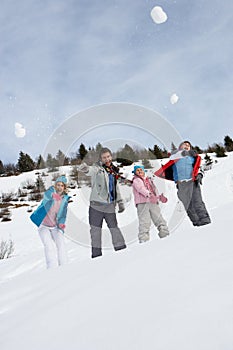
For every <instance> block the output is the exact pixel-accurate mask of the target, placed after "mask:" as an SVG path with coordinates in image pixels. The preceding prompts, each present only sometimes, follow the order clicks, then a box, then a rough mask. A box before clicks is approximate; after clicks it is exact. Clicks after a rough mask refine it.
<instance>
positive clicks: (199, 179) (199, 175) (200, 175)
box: [195, 173, 203, 186]
mask: <svg viewBox="0 0 233 350" xmlns="http://www.w3.org/2000/svg"><path fill="white" fill-rule="evenodd" d="M202 178H203V175H202V174H201V173H199V174H197V177H196V180H195V183H196V185H197V186H198V184H200V185H202Z"/></svg>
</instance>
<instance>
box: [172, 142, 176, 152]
mask: <svg viewBox="0 0 233 350" xmlns="http://www.w3.org/2000/svg"><path fill="white" fill-rule="evenodd" d="M176 150H177V147H176V145H175V144H174V143H173V142H172V143H171V152H174V151H176Z"/></svg>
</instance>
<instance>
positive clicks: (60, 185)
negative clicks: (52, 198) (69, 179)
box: [55, 182, 65, 194]
mask: <svg viewBox="0 0 233 350" xmlns="http://www.w3.org/2000/svg"><path fill="white" fill-rule="evenodd" d="M55 190H56V192H57V193H58V194H62V193H63V192H64V191H65V185H64V183H63V182H56V184H55Z"/></svg>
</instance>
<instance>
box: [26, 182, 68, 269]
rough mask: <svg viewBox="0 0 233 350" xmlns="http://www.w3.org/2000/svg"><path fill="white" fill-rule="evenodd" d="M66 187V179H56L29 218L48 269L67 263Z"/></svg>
mask: <svg viewBox="0 0 233 350" xmlns="http://www.w3.org/2000/svg"><path fill="white" fill-rule="evenodd" d="M66 185H67V179H66V177H65V176H60V177H58V178H57V180H56V182H55V185H54V186H51V187H50V188H49V189H48V190H47V191H46V192H45V193H44V198H43V200H42V202H41V204H40V205H39V207H38V208H37V209H36V210H35V212H34V213H33V214H32V215H31V216H30V219H31V220H32V222H33V223H34V224H36V225H37V226H38V232H39V235H40V238H41V241H42V243H43V245H44V252H45V260H46V266H47V268H48V269H49V268H51V267H56V266H58V265H63V264H65V263H66V262H67V253H66V247H65V242H64V229H65V221H66V214H67V205H68V201H69V198H70V197H69V196H68V195H67V194H66Z"/></svg>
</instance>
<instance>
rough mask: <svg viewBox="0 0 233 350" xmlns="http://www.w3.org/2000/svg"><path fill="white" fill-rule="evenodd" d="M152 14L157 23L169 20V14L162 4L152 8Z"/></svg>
mask: <svg viewBox="0 0 233 350" xmlns="http://www.w3.org/2000/svg"><path fill="white" fill-rule="evenodd" d="M150 15H151V17H152V19H153V21H154V22H155V23H156V24H161V23H164V22H166V20H167V14H166V12H164V11H163V9H162V7H160V6H155V7H154V8H153V9H152V10H151V13H150Z"/></svg>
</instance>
